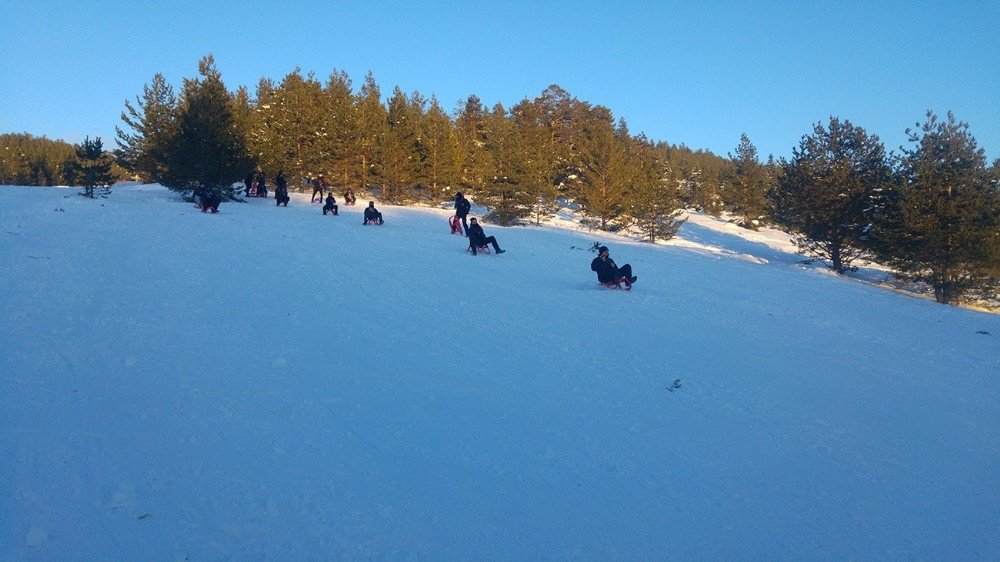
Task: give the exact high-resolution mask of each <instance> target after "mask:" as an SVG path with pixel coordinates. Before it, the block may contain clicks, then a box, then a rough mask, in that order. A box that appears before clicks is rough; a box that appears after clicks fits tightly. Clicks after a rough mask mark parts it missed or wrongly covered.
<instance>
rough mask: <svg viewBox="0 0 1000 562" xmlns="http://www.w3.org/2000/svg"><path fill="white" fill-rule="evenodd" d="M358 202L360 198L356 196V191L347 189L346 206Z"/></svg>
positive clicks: (345, 194) (345, 195) (345, 193)
mask: <svg viewBox="0 0 1000 562" xmlns="http://www.w3.org/2000/svg"><path fill="white" fill-rule="evenodd" d="M357 201H358V198H357V197H355V196H354V190H353V189H351V188H347V191H345V192H344V205H353V204H355V203H356V202H357Z"/></svg>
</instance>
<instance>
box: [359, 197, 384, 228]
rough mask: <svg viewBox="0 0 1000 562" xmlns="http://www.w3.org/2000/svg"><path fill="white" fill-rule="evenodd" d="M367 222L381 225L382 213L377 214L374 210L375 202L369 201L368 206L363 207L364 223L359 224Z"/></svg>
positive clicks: (376, 210)
mask: <svg viewBox="0 0 1000 562" xmlns="http://www.w3.org/2000/svg"><path fill="white" fill-rule="evenodd" d="M369 221H371V222H374V223H375V224H382V222H383V221H382V213H380V212H378V209H376V208H375V202H374V201H369V202H368V206H367V207H365V221H364V222H363V223H361V224H368V223H369Z"/></svg>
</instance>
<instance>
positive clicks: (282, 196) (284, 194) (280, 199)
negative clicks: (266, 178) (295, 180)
mask: <svg viewBox="0 0 1000 562" xmlns="http://www.w3.org/2000/svg"><path fill="white" fill-rule="evenodd" d="M290 200H291V199H290V198H289V197H288V182H287V181H286V180H285V172H284V171H280V172H278V175H276V176H274V201H275V203H274V204H275V205H284V206H286V207H287V206H288V202H289V201H290Z"/></svg>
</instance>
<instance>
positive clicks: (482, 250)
mask: <svg viewBox="0 0 1000 562" xmlns="http://www.w3.org/2000/svg"><path fill="white" fill-rule="evenodd" d="M465 251H466V252H469V253H470V254H471V253H472V246H469V247H468V248H466V249H465ZM476 252H478V253H480V254H486V255H490V254H492V253H493V250H490V245H489V244H486V245H485V246H479V247H478V248H476ZM473 255H475V254H473Z"/></svg>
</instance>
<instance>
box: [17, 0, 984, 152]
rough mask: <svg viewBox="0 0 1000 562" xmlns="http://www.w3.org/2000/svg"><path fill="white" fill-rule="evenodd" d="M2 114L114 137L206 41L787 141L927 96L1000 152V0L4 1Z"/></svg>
mask: <svg viewBox="0 0 1000 562" xmlns="http://www.w3.org/2000/svg"><path fill="white" fill-rule="evenodd" d="M0 4H2V7H0V8H2V9H0V132H21V131H27V132H30V133H33V134H38V135H46V136H48V137H50V138H64V139H66V140H70V141H73V142H77V141H79V140H81V139H82V138H83V136H84V135H88V134H89V135H91V136H102V137H104V140H105V144H106V145H107V144H111V145H112V146H113V142H112V141H111V139H112V138H113V135H114V127H115V125H117V124H118V123H119V114H120V113H121V110H122V108H123V102H124V100H125V99H126V98H134V97H135V96H136V95H137V94H139V93H140V92H141V91H142V86H143V85H144V84H145V83H147V82H149V81H150V79H151V77H152V76H153V74H154V73H156V72H162V73H163V74H164V75H165V76H166V77H167V79H168V80H169V81H170V82H171V83H173V84H174V86H175V88H178V87H179V86H180V83H181V79H182V78H183V77H185V76H193V75H195V74H196V72H197V62H198V59H199V58H201V57H202V56H203V55H204V54H206V53H213V54H214V55H215V57H216V61H217V64H218V67H219V69H220V70H221V71H222V74H223V79H224V80H225V81H226V83H227V85H229V86H230V87H231V88H235V87H236V86H238V85H241V84H245V85H248V86H251V90H252V87H253V86H254V85H255V84H256V83H257V81H258V79H259V78H260V77H261V76H267V77H270V78H274V79H276V80H280V78H281V77H282V76H284V75H285V74H287V73H288V72H290V71H291V70H293V69H294V68H295V67H301V68H302V69H303V70H304V71H310V70H311V71H315V72H316V74H317V75H318V76H320V77H325V76H326V75H328V74H329V72H330V70H331V69H333V68H338V69H343V70H346V71H347V72H348V73H349V74H350V75H351V77H352V78H353V79H354V82H355V86H358V85H360V83H361V81H362V80H363V78H364V75H365V73H366V72H367V71H368V70H372V71H373V72H374V73H375V77H376V79H377V81H378V83H379V84H380V85H381V87H382V90H383V92H384V93H388V92H391V90H392V87H393V86H394V85H397V84H398V85H399V86H400V87H402V88H403V90H405V91H407V92H412V91H414V90H419V91H420V92H421V93H423V94H425V95H427V96H430V94H432V93H433V94H436V95H437V97H438V98H439V99H440V100H441V101H442V103H443V104H444V105H445V107H446V108H449V109H451V108H453V107H454V106H455V102H456V101H457V100H459V99H460V98H465V97H466V96H468V95H469V94H470V93H475V94H477V95H478V96H479V97H481V98H482V99H483V100H484V101H485V102H486V103H488V104H490V105H492V104H493V103H495V102H497V101H500V102H503V104H504V105H505V106H510V105H512V104H514V103H516V102H518V101H519V100H521V99H522V98H525V97H534V96H536V95H538V94H539V93H540V92H541V91H542V90H543V89H544V88H545V87H546V86H548V85H549V84H553V83H555V84H559V85H560V86H562V87H563V88H565V89H566V90H568V91H569V92H570V93H571V94H573V95H574V96H576V97H578V98H580V99H584V100H587V101H590V102H592V103H598V104H602V105H606V106H608V107H609V108H611V110H612V111H613V112H614V113H615V115H616V116H621V117H624V118H625V119H626V120H627V121H628V122H629V125H630V128H631V129H632V131H633V132H639V131H644V132H646V134H647V135H648V136H649V137H651V138H654V139H659V140H666V141H669V142H672V143H684V144H686V145H688V146H691V147H693V148H707V149H709V150H712V151H714V152H716V153H720V154H725V153H726V152H728V151H732V150H734V149H735V146H736V145H737V144H738V142H739V136H740V133H742V132H746V133H748V134H749V135H750V138H751V140H752V141H753V142H754V144H756V145H757V147H758V149H759V151H760V153H761V155H762V157H766V155H767V154H769V153H773V154H775V155H776V156H789V155H790V154H791V149H792V147H793V146H795V145H796V144H797V143H798V140H799V138H800V137H801V136H802V135H803V134H805V133H807V132H809V131H810V127H811V124H812V123H814V122H816V121H820V120H826V119H827V118H828V117H829V116H830V115H837V116H840V117H842V118H847V119H850V120H851V121H852V122H854V123H855V124H857V125H860V126H862V127H864V128H865V129H867V130H868V131H869V132H871V133H874V134H877V135H878V136H879V137H881V138H882V140H883V141H885V143H886V146H887V148H889V149H893V150H895V149H897V148H898V146H899V145H900V144H903V143H905V142H906V137H905V134H904V130H905V129H906V128H907V127H912V126H913V124H914V123H915V122H916V121H918V120H921V119H922V118H923V115H924V112H925V111H926V110H927V109H934V110H935V111H937V112H938V113H941V114H944V113H945V112H946V111H948V110H952V111H954V112H955V114H956V116H957V117H958V118H959V119H962V120H964V121H967V122H968V123H970V125H971V128H972V132H973V134H974V135H975V136H976V138H977V139H978V141H979V144H980V146H983V147H984V148H985V149H986V153H987V156H988V157H989V158H990V159H991V160H992V159H994V158H997V157H1000V63H998V61H1000V2H996V1H992V2H944V1H941V2H920V1H911V2H818V1H817V2H810V1H803V2H787V3H784V2H766V3H765V2H762V3H759V4H757V3H752V2H677V3H672V2H559V3H556V2H530V1H529V2H490V3H475V2H432V1H430V0H424V1H420V2H398V3H393V2H356V3H355V2H273V1H272V2H253V1H247V2H211V1H207V0H204V1H201V2H191V1H186V0H181V1H174V2H142V1H133V2H124V1H122V2H114V1H103V2H102V1H97V2H72V3H69V2H47V1H37V2H28V1H18V2H10V1H9V0H0Z"/></svg>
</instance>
